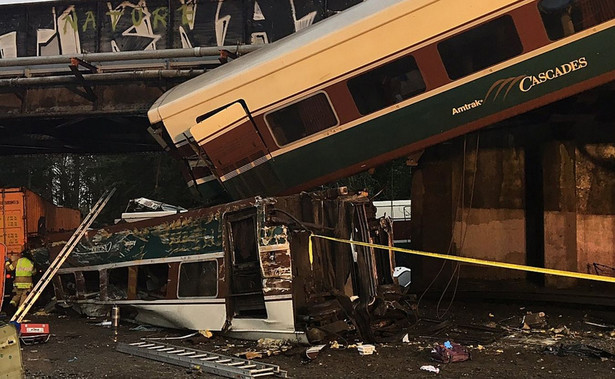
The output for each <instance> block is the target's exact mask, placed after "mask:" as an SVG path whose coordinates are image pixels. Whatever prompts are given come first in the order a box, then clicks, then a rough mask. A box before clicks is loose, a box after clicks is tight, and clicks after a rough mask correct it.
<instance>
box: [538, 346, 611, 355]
mask: <svg viewBox="0 0 615 379" xmlns="http://www.w3.org/2000/svg"><path fill="white" fill-rule="evenodd" d="M545 353H548V354H555V355H558V356H560V357H564V356H568V355H576V356H579V357H587V358H598V359H609V358H613V357H615V355H613V354H611V353H609V352H608V351H605V350H602V349H598V348H597V347H593V346H590V345H585V344H581V343H579V344H573V345H563V344H561V345H559V346H547V347H546V348H545Z"/></svg>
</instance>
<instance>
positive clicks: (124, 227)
mask: <svg viewBox="0 0 615 379" xmlns="http://www.w3.org/2000/svg"><path fill="white" fill-rule="evenodd" d="M333 192H334V193H333ZM374 215H375V209H374V207H373V206H372V204H371V202H370V201H369V199H367V198H366V197H365V196H359V195H349V194H347V193H345V191H344V190H335V191H329V192H328V193H326V192H325V193H312V194H307V193H303V194H299V195H294V196H288V197H277V198H250V199H246V200H242V201H238V202H234V203H229V204H225V205H222V206H216V207H212V208H207V209H197V210H192V211H188V212H185V213H181V214H177V215H172V216H166V217H161V218H155V219H150V220H145V221H139V222H134V223H125V224H118V225H113V226H110V227H107V228H104V229H99V230H92V231H89V232H88V233H87V235H86V236H85V237H84V238H83V239H82V241H81V242H80V243H79V245H78V247H77V248H76V249H75V251H73V253H72V254H71V255H70V257H69V258H68V260H67V261H66V262H65V263H64V265H63V266H62V268H61V270H60V271H59V275H57V276H56V278H55V281H54V287H55V291H56V296H57V298H58V299H60V300H61V299H64V300H70V301H74V302H76V303H78V304H81V305H82V306H83V307H84V308H87V307H88V305H89V306H94V307H96V306H100V305H103V306H104V305H110V304H118V305H120V306H124V307H128V306H130V307H134V309H135V310H136V311H138V314H137V316H136V319H137V320H138V321H141V322H145V323H149V324H153V325H159V326H164V327H175V328H187V329H193V330H205V329H207V330H211V331H225V332H228V333H229V334H230V335H232V336H236V337H241V338H247V339H257V338H262V337H272V338H281V339H289V340H298V341H302V342H306V341H311V342H313V341H318V340H321V339H323V338H324V337H325V336H326V335H327V334H328V333H339V332H342V331H346V330H353V329H354V330H356V331H358V332H359V333H360V334H361V336H362V337H363V338H364V339H365V340H372V339H373V338H374V335H373V331H372V328H371V326H372V324H373V323H374V322H378V321H377V320H376V317H375V316H373V315H372V314H371V313H373V312H372V311H373V309H374V307H377V308H378V311H377V312H376V313H378V314H379V315H382V314H383V309H384V308H383V307H385V308H386V304H389V303H391V300H396V299H399V298H400V293H399V290H398V289H399V286H398V285H397V284H396V283H395V281H394V278H393V276H392V273H393V269H394V266H395V262H394V255H393V253H392V252H390V251H388V250H375V249H369V248H365V247H360V246H350V245H347V244H341V243H335V242H331V241H325V240H314V243H313V262H312V263H310V259H309V253H308V245H309V236H310V234H311V233H319V234H325V235H328V236H336V237H339V238H344V239H348V238H352V239H353V240H356V241H366V242H367V241H372V242H378V243H382V244H385V245H387V244H389V245H390V244H391V243H392V240H393V237H392V235H391V233H390V230H391V228H390V226H391V225H390V223H389V222H388V221H386V220H384V219H381V220H377V219H376V218H375V216H374ZM68 237H69V236H68V235H64V236H62V237H60V236H57V237H56V241H55V242H50V243H49V249H50V253H51V256H54V255H55V254H57V252H58V251H59V250H60V249H61V248H62V246H63V245H64V244H65V242H66V240H67V239H68ZM385 298H386V300H387V301H386V302H385V301H384V300H385ZM397 304H399V303H397ZM397 308H398V310H399V309H403V307H400V306H398V307H397ZM402 313H403V312H402ZM402 316H403V315H402Z"/></svg>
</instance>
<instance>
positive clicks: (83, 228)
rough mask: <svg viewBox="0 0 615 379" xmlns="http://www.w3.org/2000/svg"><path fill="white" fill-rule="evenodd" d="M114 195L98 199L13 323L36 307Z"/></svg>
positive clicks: (13, 318) (111, 190) (15, 315)
mask: <svg viewBox="0 0 615 379" xmlns="http://www.w3.org/2000/svg"><path fill="white" fill-rule="evenodd" d="M114 193H115V188H112V189H110V190H106V191H105V193H103V195H102V196H101V197H100V199H98V201H97V202H96V204H94V206H93V207H92V209H91V210H90V213H88V215H87V216H85V218H84V219H83V221H82V222H81V225H79V227H78V228H77V230H75V232H74V233H73V235H72V236H71V237H70V239H69V240H68V242H66V245H64V247H63V248H62V250H61V251H60V253H59V254H58V256H57V257H56V258H55V259H54V260H53V262H51V264H50V265H49V268H48V269H47V271H45V273H44V274H43V276H42V277H41V279H40V280H39V281H38V282H37V283H36V285H35V286H34V288H33V289H32V291H30V294H28V296H27V297H26V300H24V302H23V304H21V306H20V307H19V308H18V309H17V311H16V312H15V314H14V315H13V317H12V318H11V321H17V322H18V323H21V321H22V320H23V318H24V317H25V316H26V314H27V313H28V311H29V310H30V308H31V307H32V305H34V303H35V302H36V300H37V299H38V297H39V296H40V295H41V293H42V292H43V290H44V289H45V287H47V285H48V284H49V282H51V279H53V276H54V275H55V274H56V272H58V270H59V269H60V267H62V264H63V263H64V261H65V260H66V258H68V256H69V255H70V253H72V251H73V250H74V249H75V247H77V244H78V243H79V241H80V240H81V237H83V236H84V235H85V233H86V232H87V231H88V228H89V227H90V225H92V223H93V222H94V220H95V219H96V217H98V215H99V214H100V211H101V210H102V209H103V208H104V207H105V205H107V202H108V201H109V199H110V198H111V196H113V194H114Z"/></svg>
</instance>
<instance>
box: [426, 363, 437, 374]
mask: <svg viewBox="0 0 615 379" xmlns="http://www.w3.org/2000/svg"><path fill="white" fill-rule="evenodd" d="M421 370H424V371H429V372H435V373H436V374H439V373H440V369H439V368H437V367H434V366H432V365H429V366H421Z"/></svg>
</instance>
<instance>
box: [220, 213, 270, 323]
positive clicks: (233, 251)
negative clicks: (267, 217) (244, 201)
mask: <svg viewBox="0 0 615 379" xmlns="http://www.w3.org/2000/svg"><path fill="white" fill-rule="evenodd" d="M226 228H227V238H228V249H227V252H226V257H227V262H229V270H230V273H229V274H230V278H231V280H230V288H229V297H230V299H229V300H230V301H228V302H227V306H228V307H229V309H228V310H227V314H228V316H229V318H267V310H266V308H265V299H264V295H263V277H262V273H261V265H260V255H259V252H258V241H257V231H256V212H255V211H254V210H250V211H249V212H239V213H236V214H232V215H229V216H228V217H227V220H226Z"/></svg>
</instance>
